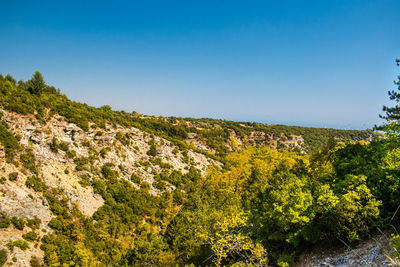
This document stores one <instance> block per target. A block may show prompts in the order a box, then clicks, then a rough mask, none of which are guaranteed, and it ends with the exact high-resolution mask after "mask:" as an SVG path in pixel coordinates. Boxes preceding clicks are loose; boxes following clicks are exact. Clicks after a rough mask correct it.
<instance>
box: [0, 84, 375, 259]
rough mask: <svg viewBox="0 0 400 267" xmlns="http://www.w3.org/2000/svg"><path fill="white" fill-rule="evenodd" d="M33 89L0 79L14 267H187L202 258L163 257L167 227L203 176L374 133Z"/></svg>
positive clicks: (5, 197) (3, 206) (4, 214)
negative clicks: (151, 111)
mask: <svg viewBox="0 0 400 267" xmlns="http://www.w3.org/2000/svg"><path fill="white" fill-rule="evenodd" d="M31 87H32V85H31V84H30V83H29V82H27V83H24V82H19V83H17V82H15V80H14V79H13V78H12V77H11V76H6V77H3V76H1V77H0V115H1V124H0V143H1V146H0V178H1V183H2V186H1V192H2V195H1V196H0V211H1V214H0V226H1V228H2V229H3V230H2V231H0V245H1V246H2V248H3V249H5V250H6V251H7V254H8V256H7V261H8V262H12V261H13V259H14V260H16V261H17V262H18V264H20V265H29V261H31V260H32V261H36V260H35V259H37V260H38V261H39V262H41V263H42V262H44V263H46V264H47V265H52V264H58V263H64V264H69V265H74V264H78V265H97V264H99V263H100V262H101V263H103V264H106V265H114V264H115V263H117V262H118V263H119V264H121V265H123V264H130V265H137V264H139V265H164V266H169V265H170V264H172V263H173V262H177V263H182V262H192V261H193V262H196V261H197V259H195V258H196V257H199V258H202V257H203V256H204V255H206V254H205V253H208V252H206V250H207V249H206V250H205V249H204V248H201V247H199V248H198V250H196V252H190V253H189V252H184V253H187V254H183V255H181V254H180V253H183V252H178V251H176V250H174V249H170V248H168V247H175V249H177V248H179V246H180V245H179V242H181V241H180V240H179V238H181V237H179V238H178V239H176V238H177V237H174V238H172V237H168V236H169V235H171V231H172V230H170V229H174V228H172V227H173V225H175V224H177V225H179V223H178V222H177V221H175V220H179V217H178V216H177V214H179V213H180V212H181V210H185V208H184V207H191V206H193V205H194V203H197V202H198V201H199V200H198V199H197V197H198V195H194V196H193V198H194V199H191V197H192V195H191V192H195V191H196V190H198V189H199V186H200V187H203V186H206V180H204V179H205V177H207V175H208V174H209V173H215V176H214V177H219V175H220V174H218V173H219V172H223V171H224V170H229V168H231V167H232V161H231V159H230V158H229V157H227V155H230V153H231V152H233V151H241V150H242V149H243V148H245V147H251V146H254V147H260V148H262V147H265V146H267V147H270V148H272V149H273V150H282V151H283V150H287V149H288V150H291V151H294V152H287V153H289V154H287V155H286V154H285V153H286V152H282V155H286V156H284V157H291V158H293V159H295V160H296V161H299V162H300V161H303V159H302V158H301V157H302V156H300V155H304V154H307V153H309V152H312V151H317V150H318V148H319V147H320V146H321V145H323V144H325V143H327V142H328V140H329V138H330V137H331V138H334V139H336V141H343V142H347V141H353V142H354V141H360V140H366V141H370V140H372V138H373V132H372V131H347V130H335V129H318V128H306V127H294V126H283V125H266V124H259V123H241V122H231V121H222V120H212V119H192V118H186V119H183V118H173V117H171V118H163V117H152V116H144V115H141V114H138V113H135V112H134V113H126V112H124V111H113V110H112V109H111V108H110V107H108V106H104V107H101V108H94V107H90V106H88V105H86V104H81V103H77V102H74V101H71V100H69V99H68V98H67V97H66V96H64V95H61V94H60V91H59V90H57V89H55V88H54V87H51V86H47V85H45V84H42V87H41V90H40V92H38V91H37V90H32V88H31ZM239 153H240V152H239ZM268 153H269V152H268ZM290 153H291V154H290ZM296 153H297V154H296ZM279 155H280V154H279ZM279 157H280V156H279ZM293 159H290V160H289V161H292V160H293ZM307 164H308V163H307ZM289 165H290V166H292V163H290V164H289ZM291 168H292V167H291ZM221 175H222V174H221ZM221 177H224V176H221ZM227 180H229V179H225V178H224V179H222V180H221V181H219V182H216V181H214V182H215V183H218V186H219V185H221V184H227V183H228V182H227ZM210 186H211V188H214V187H215V188H218V186H217V185H216V184H213V185H210ZM221 190H222V189H221ZM223 190H225V189H223ZM235 190H236V189H235ZM201 194H203V193H201ZM204 194H206V193H204ZM200 199H201V198H200ZM249 199H250V198H249ZM185 203H186V204H185ZM184 204H185V205H184ZM196 205H197V204H196ZM210 205H211V204H210ZM225 208H226V209H227V210H229V208H227V207H225ZM225 208H224V209H225ZM185 220H186V219H185ZM188 220H189V219H188ZM238 220H239V219H238ZM239 221H240V220H239ZM25 224H26V225H27V226H25ZM190 224H196V222H195V221H191V222H189V225H190ZM167 226H168V227H167ZM168 229H169V230H168ZM185 242H186V241H185ZM252 246H253V245H252ZM254 246H255V245H254ZM256 247H257V246H255V247H254V249H255V248H256ZM152 250H154V251H157V252H154V253H156V254H154V253H151V251H152ZM177 255H179V256H177ZM193 255H197V256H193ZM176 258H177V259H176ZM206 258H207V257H206ZM54 266H56V265H54Z"/></svg>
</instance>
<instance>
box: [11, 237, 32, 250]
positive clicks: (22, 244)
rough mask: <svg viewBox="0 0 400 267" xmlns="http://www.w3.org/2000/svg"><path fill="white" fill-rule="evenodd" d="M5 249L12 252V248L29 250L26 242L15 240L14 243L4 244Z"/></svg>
mask: <svg viewBox="0 0 400 267" xmlns="http://www.w3.org/2000/svg"><path fill="white" fill-rule="evenodd" d="M6 247H7V248H8V249H9V250H10V251H13V250H14V247H17V248H20V249H21V250H26V249H28V248H29V244H28V242H26V241H25V240H21V239H18V240H15V241H10V242H8V243H7V244H6Z"/></svg>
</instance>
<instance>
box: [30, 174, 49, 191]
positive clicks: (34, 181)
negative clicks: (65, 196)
mask: <svg viewBox="0 0 400 267" xmlns="http://www.w3.org/2000/svg"><path fill="white" fill-rule="evenodd" d="M25 185H26V187H28V188H32V189H33V190H35V191H36V192H44V191H46V190H47V185H46V184H45V183H44V182H43V181H42V180H41V179H40V178H39V177H37V176H32V177H28V178H27V179H26V182H25Z"/></svg>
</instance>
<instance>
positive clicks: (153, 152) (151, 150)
mask: <svg viewBox="0 0 400 267" xmlns="http://www.w3.org/2000/svg"><path fill="white" fill-rule="evenodd" d="M149 144H150V148H149V150H148V151H147V155H149V156H153V157H154V156H156V155H157V146H156V143H155V141H154V139H152V140H150V142H149Z"/></svg>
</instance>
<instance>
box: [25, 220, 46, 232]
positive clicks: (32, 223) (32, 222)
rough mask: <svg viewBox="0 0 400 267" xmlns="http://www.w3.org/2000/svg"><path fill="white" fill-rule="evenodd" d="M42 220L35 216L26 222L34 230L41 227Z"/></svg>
mask: <svg viewBox="0 0 400 267" xmlns="http://www.w3.org/2000/svg"><path fill="white" fill-rule="evenodd" d="M41 222H42V220H40V219H39V218H37V217H35V218H33V219H28V222H27V223H26V225H27V226H28V227H29V228H31V229H32V230H37V229H39V228H40V223H41Z"/></svg>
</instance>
